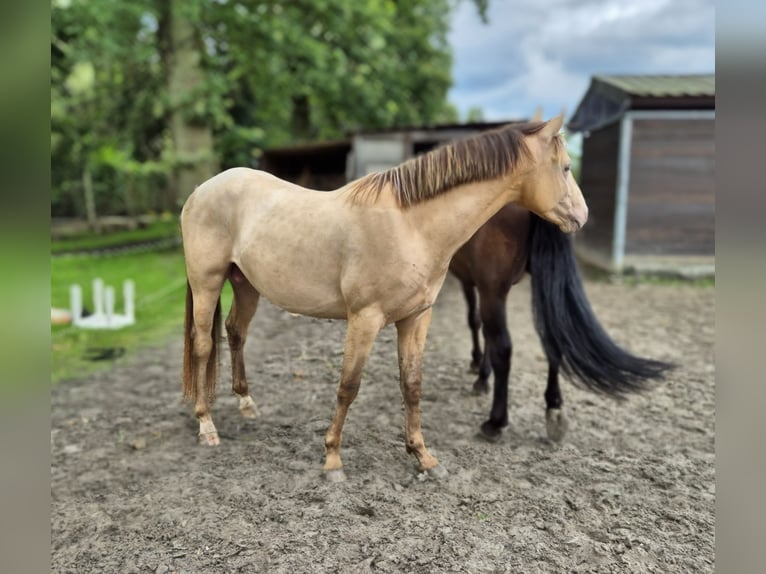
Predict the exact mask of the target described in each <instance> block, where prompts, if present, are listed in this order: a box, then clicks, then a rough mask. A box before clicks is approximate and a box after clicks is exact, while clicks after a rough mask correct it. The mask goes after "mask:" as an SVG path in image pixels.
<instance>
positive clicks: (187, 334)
mask: <svg viewBox="0 0 766 574" xmlns="http://www.w3.org/2000/svg"><path fill="white" fill-rule="evenodd" d="M193 329H194V297H193V296H192V290H191V286H190V285H189V282H188V281H187V282H186V317H185V319H184V365H183V384H184V400H187V399H192V400H195V401H196V400H197V370H196V369H195V368H194V360H193V359H194V334H193ZM212 337H213V347H212V349H211V351H210V357H209V358H208V361H207V369H206V377H205V392H206V393H207V396H208V400H209V401H211V402H212V401H213V400H215V379H216V374H217V370H218V341H220V340H221V298H220V297H218V302H217V304H216V307H215V315H214V316H213V333H212Z"/></svg>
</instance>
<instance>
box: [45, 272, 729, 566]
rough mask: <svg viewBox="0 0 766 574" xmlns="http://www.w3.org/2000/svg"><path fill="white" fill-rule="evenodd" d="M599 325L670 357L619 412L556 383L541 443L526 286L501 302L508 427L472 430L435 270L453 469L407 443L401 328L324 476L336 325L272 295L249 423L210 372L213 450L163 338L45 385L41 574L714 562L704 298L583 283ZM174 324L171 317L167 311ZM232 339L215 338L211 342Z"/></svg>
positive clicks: (255, 337) (434, 434) (337, 348)
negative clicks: (556, 397)
mask: <svg viewBox="0 0 766 574" xmlns="http://www.w3.org/2000/svg"><path fill="white" fill-rule="evenodd" d="M586 290H587V292H588V295H589V298H590V300H591V303H592V304H593V307H594V309H595V311H596V314H597V315H598V317H599V318H600V320H601V322H602V323H603V324H604V326H605V327H606V328H607V331H608V332H609V333H610V334H611V335H612V336H613V337H614V338H615V340H617V341H619V342H620V343H621V344H623V345H624V346H626V347H627V348H629V349H630V350H632V351H633V352H635V353H637V354H642V355H645V356H651V357H654V358H659V359H664V360H670V361H674V362H677V363H679V364H680V365H681V366H680V368H679V369H678V370H677V371H675V372H674V373H672V374H671V376H670V380H669V381H668V382H667V383H665V384H664V385H663V386H661V387H659V388H657V389H655V390H653V391H651V392H649V393H647V394H645V395H642V396H636V397H632V398H631V399H630V400H629V401H627V402H624V403H617V402H614V401H612V400H609V399H606V398H602V397H600V396H596V395H593V394H591V393H589V392H587V391H581V390H579V389H576V388H574V387H573V386H572V385H571V384H569V383H568V382H566V380H564V382H563V383H562V392H563V393H564V401H565V405H564V408H565V410H566V413H567V415H568V418H569V422H570V429H569V434H568V435H567V437H566V439H565V441H564V443H563V444H561V445H554V444H552V443H550V442H549V441H548V440H547V439H546V438H545V417H544V401H543V390H544V387H545V377H546V363H545V360H544V357H543V354H542V352H541V348H540V344H539V342H538V339H537V337H536V335H535V333H534V331H533V328H532V324H531V312H530V305H529V302H530V292H529V282H528V280H525V281H524V282H523V283H522V284H521V285H519V286H517V287H516V288H514V290H513V291H512V293H511V297H510V300H509V305H508V316H509V324H510V327H511V333H512V337H513V343H514V355H513V369H512V374H511V391H510V397H511V398H510V401H511V406H510V417H511V421H510V426H509V427H508V428H507V429H506V431H505V433H504V435H503V437H502V439H501V441H500V442H499V443H496V444H492V443H488V442H486V441H484V440H482V439H481V438H479V437H478V436H477V430H478V427H479V425H480V423H481V422H482V421H484V420H485V419H486V417H487V415H488V413H489V405H490V397H488V396H479V397H477V396H474V395H472V394H471V393H470V388H471V384H472V382H473V375H470V374H468V372H467V366H468V363H469V357H470V347H469V341H470V338H469V333H468V329H467V327H466V326H465V319H464V315H465V305H464V303H463V300H462V294H461V292H460V289H459V287H458V285H457V283H456V281H455V280H453V279H452V278H448V279H447V282H446V284H445V287H444V289H443V290H442V293H441V294H440V296H439V299H438V301H437V303H436V305H435V312H434V318H433V322H432V326H431V329H430V332H429V338H428V343H427V347H426V361H425V379H424V386H423V400H422V408H423V425H424V426H423V430H424V435H425V439H426V443H427V444H428V446H429V448H430V449H431V452H432V453H433V454H434V455H436V456H437V457H438V458H439V460H440V461H441V463H442V464H443V465H444V466H445V467H446V468H447V469H448V470H449V472H450V475H449V477H448V478H447V479H446V480H445V481H441V482H437V481H434V480H431V479H426V478H425V476H424V475H418V473H417V470H416V468H415V466H414V459H413V458H411V457H409V456H408V455H407V454H406V453H405V450H404V440H403V434H402V430H401V429H402V422H403V411H402V406H401V397H400V394H399V386H398V379H397V370H396V369H397V360H396V345H395V329H394V328H393V327H387V328H386V329H385V330H384V331H383V332H382V333H381V335H380V337H379V339H378V341H377V343H376V344H375V348H374V350H373V354H372V356H371V357H370V359H369V362H368V364H367V368H366V371H365V376H364V378H363V381H362V388H361V391H360V393H359V397H358V398H357V400H356V402H355V403H354V405H353V406H352V408H351V411H350V413H349V418H348V420H347V423H346V426H345V429H344V443H343V450H342V454H343V461H344V464H345V469H346V473H347V475H348V477H349V479H348V481H347V482H345V483H341V484H331V483H328V482H326V481H325V480H324V479H323V477H322V474H321V465H322V462H323V455H324V446H323V435H324V431H325V430H326V428H327V426H328V424H329V422H330V419H331V416H332V410H333V407H334V401H335V390H336V384H337V379H338V375H339V368H340V361H341V355H342V343H343V335H344V327H345V323H343V322H330V321H323V320H314V319H309V318H305V317H293V316H291V315H289V314H287V313H285V312H283V311H281V310H279V309H276V308H275V307H273V306H271V305H269V304H268V303H266V302H263V303H262V304H261V307H260V309H259V311H258V314H257V315H256V318H255V321H254V324H253V325H252V326H251V329H250V337H249V339H248V342H247V346H246V361H247V362H246V365H247V373H248V377H249V379H250V382H251V392H252V395H253V397H254V398H255V400H256V402H257V403H258V406H259V413H260V414H259V418H257V419H255V420H246V419H243V418H241V417H240V416H239V413H238V411H237V408H236V402H235V399H234V397H233V396H231V395H230V390H229V389H230V385H231V378H230V373H229V370H228V369H229V363H228V357H225V358H224V360H223V363H222V372H223V375H222V377H221V379H220V381H219V387H218V390H219V399H218V401H217V402H216V404H215V406H214V410H213V417H214V421H215V423H216V425H217V426H218V430H219V432H220V433H221V445H220V446H219V447H217V448H210V447H201V446H198V445H197V441H196V438H197V437H196V435H197V430H198V425H197V422H196V420H195V418H194V416H193V408H192V406H191V405H189V404H182V403H181V402H180V365H181V340H180V332H179V338H178V340H177V341H174V342H172V343H171V344H169V345H168V346H166V347H163V348H156V349H151V350H148V351H146V352H145V353H143V354H141V356H135V357H124V358H123V359H120V360H119V362H118V363H116V364H115V365H114V367H113V368H112V369H111V370H110V371H108V372H106V373H101V374H98V375H95V376H92V377H89V378H86V379H83V380H74V381H68V382H63V383H60V384H58V385H57V386H56V387H54V388H53V390H52V398H51V403H52V411H51V493H52V509H51V528H52V555H51V568H52V571H53V572H72V573H78V574H82V573H85V572H108V573H111V572H119V573H125V574H128V573H131V572H156V573H158V574H160V573H172V572H186V573H192V572H193V573H197V572H216V573H217V572H269V573H272V572H275V573H280V572H287V573H290V574H299V573H304V572H349V573H350V572H353V573H356V572H428V573H431V572H470V573H480V572H523V573H535V572H552V573H553V572H555V573H559V572H631V573H638V572H657V573H663V574H667V573H670V572H683V573H688V572H695V573H699V572H712V571H713V569H714V502H715V472H714V458H715V447H714V431H715V424H714V423H715V403H714V398H715V388H714V380H715V377H714V347H713V341H714V290H713V289H712V288H702V287H696V286H690V285H648V284H641V285H638V286H631V285H626V284H610V283H597V282H592V281H588V282H587V283H586ZM180 320H181V318H179V321H180ZM224 348H225V345H224Z"/></svg>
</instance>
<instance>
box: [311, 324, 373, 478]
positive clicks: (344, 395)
mask: <svg viewBox="0 0 766 574" xmlns="http://www.w3.org/2000/svg"><path fill="white" fill-rule="evenodd" d="M384 323H385V318H384V317H383V315H382V314H381V313H380V312H378V311H375V310H365V311H363V312H360V313H356V314H353V315H349V318H348V328H347V330H346V344H345V347H344V350H343V372H342V373H341V377H340V383H339V384H338V398H337V401H336V403H335V415H334V416H333V418H332V423H331V424H330V428H328V429H327V434H325V439H324V444H325V448H326V450H327V456H326V458H325V463H324V471H325V473H326V476H327V479H328V480H330V481H331V482H339V481H342V480H345V479H346V475H345V473H344V472H343V462H342V461H341V459H340V443H341V438H342V434H343V423H344V422H345V420H346V414H347V413H348V409H349V407H350V406H351V403H352V402H354V399H355V398H356V395H357V393H358V392H359V385H360V383H361V380H362V369H363V368H364V363H365V361H366V360H367V356H368V355H369V354H370V350H371V349H372V344H373V343H374V342H375V338H376V337H377V336H378V333H379V332H380V329H381V328H382V327H383V325H384Z"/></svg>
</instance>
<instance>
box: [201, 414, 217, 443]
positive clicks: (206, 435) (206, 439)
mask: <svg viewBox="0 0 766 574" xmlns="http://www.w3.org/2000/svg"><path fill="white" fill-rule="evenodd" d="M199 443H200V444H202V445H208V446H217V445H219V444H221V439H220V438H219V437H218V431H217V430H216V428H215V425H214V424H213V421H211V420H207V421H200V423H199Z"/></svg>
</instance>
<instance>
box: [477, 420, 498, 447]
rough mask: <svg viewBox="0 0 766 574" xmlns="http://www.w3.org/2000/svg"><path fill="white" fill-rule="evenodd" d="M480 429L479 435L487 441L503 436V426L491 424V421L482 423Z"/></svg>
mask: <svg viewBox="0 0 766 574" xmlns="http://www.w3.org/2000/svg"><path fill="white" fill-rule="evenodd" d="M480 430H481V437H482V438H484V439H485V440H488V441H489V442H497V441H499V440H500V437H502V436H503V428H502V427H499V426H497V425H495V424H493V423H492V422H491V421H486V422H484V423H482V425H481V427H480Z"/></svg>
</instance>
